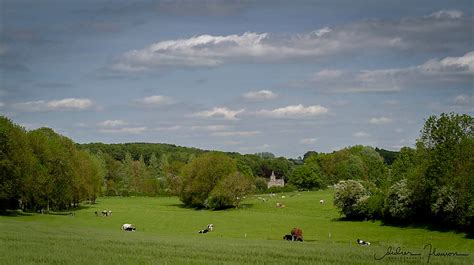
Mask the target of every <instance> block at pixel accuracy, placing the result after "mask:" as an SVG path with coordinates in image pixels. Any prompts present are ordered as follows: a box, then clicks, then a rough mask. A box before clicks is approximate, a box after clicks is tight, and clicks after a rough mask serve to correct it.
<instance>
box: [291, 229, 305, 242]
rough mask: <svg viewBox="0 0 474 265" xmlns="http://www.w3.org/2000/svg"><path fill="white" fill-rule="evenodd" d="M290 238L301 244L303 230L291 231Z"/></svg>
mask: <svg viewBox="0 0 474 265" xmlns="http://www.w3.org/2000/svg"><path fill="white" fill-rule="evenodd" d="M291 237H292V240H293V241H300V242H303V230H301V229H300V228H297V227H295V228H293V229H291Z"/></svg>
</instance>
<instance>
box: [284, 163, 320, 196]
mask: <svg viewBox="0 0 474 265" xmlns="http://www.w3.org/2000/svg"><path fill="white" fill-rule="evenodd" d="M289 182H290V183H291V184H293V185H295V186H296V187H298V188H300V189H307V190H311V189H321V188H323V187H324V186H325V185H324V182H323V180H322V179H321V177H320V172H319V169H318V168H317V167H316V166H310V165H302V166H298V167H296V168H295V169H294V170H293V172H292V173H291V175H290V177H289Z"/></svg>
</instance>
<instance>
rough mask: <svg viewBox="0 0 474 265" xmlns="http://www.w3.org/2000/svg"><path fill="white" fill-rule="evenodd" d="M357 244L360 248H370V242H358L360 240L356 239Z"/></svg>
mask: <svg viewBox="0 0 474 265" xmlns="http://www.w3.org/2000/svg"><path fill="white" fill-rule="evenodd" d="M357 244H359V245H360V246H370V242H367V241H364V240H360V239H357Z"/></svg>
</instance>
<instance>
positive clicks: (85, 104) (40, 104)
mask: <svg viewBox="0 0 474 265" xmlns="http://www.w3.org/2000/svg"><path fill="white" fill-rule="evenodd" d="M92 105H93V104H92V101H91V100H90V99H86V98H65V99H59V100H51V101H44V100H37V101H27V102H19V103H15V104H13V108H15V109H18V110H21V111H28V112H34V111H54V110H58V111H73V110H86V109H89V108H90V107H92Z"/></svg>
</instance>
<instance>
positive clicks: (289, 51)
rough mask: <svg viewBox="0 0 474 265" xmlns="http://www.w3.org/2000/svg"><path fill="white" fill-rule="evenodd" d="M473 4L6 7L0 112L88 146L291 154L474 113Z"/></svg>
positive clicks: (392, 141) (405, 142)
mask: <svg viewBox="0 0 474 265" xmlns="http://www.w3.org/2000/svg"><path fill="white" fill-rule="evenodd" d="M473 11H474V4H473V2H472V1H380V0H378V1H218V0H213V1H134V2H129V1H59V0H58V1H8V0H7V1H6V0H2V1H0V113H1V114H2V115H5V116H7V117H9V118H11V119H12V120H13V121H14V122H16V123H19V124H21V125H22V126H25V127H26V128H27V129H35V128H38V127H42V126H48V127H51V128H53V129H54V130H56V131H57V132H59V133H61V134H64V135H66V136H68V137H70V138H72V139H73V140H74V141H76V142H79V143H88V142H105V143H123V142H159V143H171V144H177V145H184V146H193V147H198V148H204V149H213V150H223V151H237V152H241V153H255V152H272V153H275V154H276V155H281V156H286V157H298V156H302V155H303V154H304V153H305V152H306V151H309V150H315V151H320V152H331V151H333V150H338V149H340V148H343V147H346V146H352V145H356V144H363V145H371V146H377V147H381V148H385V149H389V150H398V149H400V148H401V147H402V146H412V145H413V144H414V143H415V140H416V139H417V138H418V136H419V131H420V129H421V128H422V126H423V124H424V120H425V119H426V118H427V117H428V116H429V115H438V114H440V113H442V112H456V113H467V114H470V115H473V113H474V95H473V90H474V89H473V85H474V45H473V44H474V26H473V25H474V23H473V22H474V21H473V20H474V19H473Z"/></svg>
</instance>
